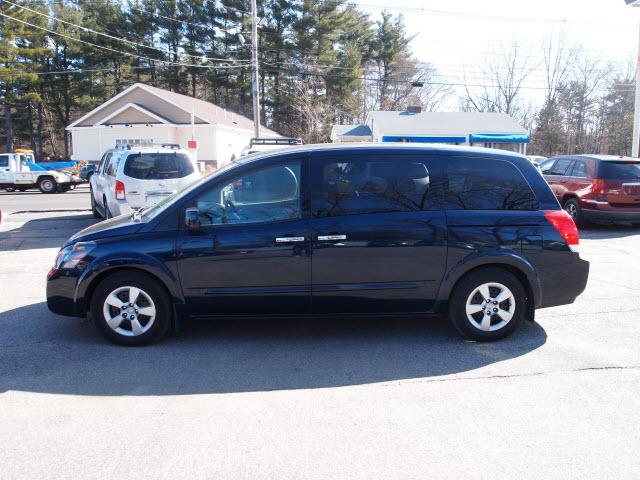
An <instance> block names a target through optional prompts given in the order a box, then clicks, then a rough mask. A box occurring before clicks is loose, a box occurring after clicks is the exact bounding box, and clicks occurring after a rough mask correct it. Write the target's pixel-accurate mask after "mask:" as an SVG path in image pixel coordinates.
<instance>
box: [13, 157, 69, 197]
mask: <svg viewBox="0 0 640 480" xmlns="http://www.w3.org/2000/svg"><path fill="white" fill-rule="evenodd" d="M29 161H30V158H29V156H28V155H26V154H24V153H0V188H4V189H5V190H9V191H12V190H20V191H24V190H28V189H30V188H38V189H40V191H41V192H42V193H56V192H67V191H69V190H70V189H71V188H73V187H74V186H75V185H77V184H79V183H81V181H80V178H79V177H78V176H76V175H71V174H69V173H65V172H61V171H58V170H31V169H30V168H29V165H28V163H29Z"/></svg>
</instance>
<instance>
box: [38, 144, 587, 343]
mask: <svg viewBox="0 0 640 480" xmlns="http://www.w3.org/2000/svg"><path fill="white" fill-rule="evenodd" d="M577 247H578V232H577V230H576V227H575V225H574V223H573V220H572V219H571V218H570V217H569V216H568V215H567V214H566V212H564V211H563V210H562V209H561V208H560V205H559V204H558V201H557V200H556V197H555V196H554V194H553V192H552V191H551V189H550V188H549V186H548V185H547V183H546V182H545V180H544V179H543V177H542V176H541V174H540V173H539V172H538V170H537V169H536V168H535V167H534V166H533V165H532V164H531V163H530V162H529V161H528V160H527V159H526V158H525V157H523V156H520V155H516V154H512V153H508V152H501V151H496V150H486V149H476V148H465V147H446V146H443V147H437V146H424V145H421V146H416V145H393V144H374V145H357V146H342V145H317V146H302V147H295V148H290V149H287V150H281V151H273V152H269V153H263V154H256V155H251V156H248V157H245V158H244V159H243V160H242V161H240V162H237V163H232V164H230V165H228V166H226V167H224V168H222V169H221V170H218V171H217V172H216V173H214V174H212V175H210V176H208V177H205V178H203V179H202V180H200V181H198V182H197V183H195V184H193V185H191V186H190V187H188V188H187V189H185V190H183V191H181V192H179V193H177V194H175V195H173V196H171V197H168V198H167V199H166V200H164V201H162V202H161V203H159V204H157V205H155V206H153V207H150V208H147V209H144V210H139V211H137V212H135V213H134V214H132V215H123V216H120V217H116V218H113V219H110V220H107V221H104V222H101V223H98V224H96V225H93V226H91V227H89V228H87V229H85V230H83V231H81V232H79V233H77V234H76V235H74V236H73V237H72V238H70V239H69V240H68V241H67V242H66V243H65V245H64V246H63V248H62V249H61V250H60V252H59V253H58V256H57V258H56V261H55V266H54V267H53V268H52V269H51V271H50V272H49V274H48V282H47V303H48V306H49V308H50V309H51V311H53V312H54V313H58V314H62V315H75V316H87V315H89V316H90V317H91V318H93V320H94V321H95V323H96V325H97V326H98V328H99V329H100V331H101V332H102V333H103V334H104V335H105V336H106V337H107V338H108V339H110V340H112V341H114V342H117V343H120V344H126V345H140V344H145V343H149V342H152V341H156V340H158V339H160V338H161V337H163V336H164V335H165V334H166V333H167V332H168V331H169V330H171V329H172V327H173V326H174V325H175V324H176V322H177V321H179V320H180V319H182V318H186V317H191V318H206V317H254V316H259V317H261V318H264V319H265V320H267V319H268V317H283V316H293V317H301V316H308V315H312V316H320V317H322V316H341V317H346V316H350V315H375V316H381V315H389V316H398V315H414V314H415V315H427V314H441V313H445V312H446V313H448V315H449V318H450V319H451V322H452V323H453V325H454V326H455V327H456V329H457V330H458V331H459V332H460V333H461V334H463V335H464V336H465V337H468V338H471V339H475V340H495V339H499V338H502V337H504V336H506V335H508V334H509V333H511V332H512V331H513V330H514V329H516V328H517V327H518V325H519V324H521V323H522V322H523V320H525V319H528V320H533V318H534V310H535V309H536V308H541V307H550V306H554V305H562V304H567V303H571V302H573V301H574V299H575V298H576V297H577V296H578V295H579V294H580V293H581V292H582V291H583V290H584V288H585V285H586V282H587V277H588V272H589V263H588V262H586V261H584V260H582V259H580V256H579V253H578V252H577ZM390 321H391V320H390Z"/></svg>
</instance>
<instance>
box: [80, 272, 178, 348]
mask: <svg viewBox="0 0 640 480" xmlns="http://www.w3.org/2000/svg"><path fill="white" fill-rule="evenodd" d="M91 317H92V319H93V321H94V322H95V324H96V326H97V327H98V330H100V332H101V333H102V334H103V335H104V336H105V337H107V338H108V339H109V340H111V341H112V342H114V343H117V344H120V345H130V346H136V345H145V344H148V343H152V342H155V341H157V340H160V339H161V338H162V337H163V336H164V335H165V334H166V333H167V331H168V329H169V326H170V325H171V319H172V308H171V302H170V301H169V297H168V294H167V292H166V290H165V289H164V287H163V286H162V285H160V283H159V282H158V281H157V280H155V279H154V278H152V277H150V276H148V275H146V274H144V273H141V272H135V271H130V270H129V271H122V272H118V273H115V274H113V275H110V276H108V277H107V278H105V279H104V280H102V281H101V282H100V283H99V284H98V286H97V287H96V289H95V291H94V293H93V296H92V298H91Z"/></svg>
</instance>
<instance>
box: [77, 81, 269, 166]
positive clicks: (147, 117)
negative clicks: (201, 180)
mask: <svg viewBox="0 0 640 480" xmlns="http://www.w3.org/2000/svg"><path fill="white" fill-rule="evenodd" d="M67 130H69V131H70V132H71V142H72V147H73V155H72V159H73V160H89V161H92V162H97V161H99V160H100V157H101V156H102V153H103V152H104V151H105V150H107V149H109V148H113V147H115V146H116V145H117V144H131V145H149V144H160V143H177V144H179V145H180V146H181V147H183V148H187V147H188V145H187V141H188V140H191V139H192V134H193V136H194V137H195V139H196V140H197V142H198V143H197V145H198V147H197V150H195V154H196V158H197V159H198V161H205V162H206V163H208V164H214V165H215V166H218V167H220V166H222V165H224V164H226V163H228V162H230V161H231V160H232V159H234V158H238V157H239V156H240V152H241V151H242V149H243V148H244V147H245V146H247V145H248V144H249V140H250V139H251V137H253V121H252V120H249V119H248V118H246V117H244V116H242V115H238V114H236V113H233V112H230V111H228V110H225V109H224V108H220V107H218V106H216V105H214V104H212V103H209V102H205V101H203V100H198V99H197V98H193V97H188V96H186V95H181V94H179V93H174V92H169V91H167V90H163V89H161V88H156V87H152V86H150V85H145V84H142V83H135V84H133V85H131V86H130V87H129V88H127V89H126V90H123V91H122V92H120V93H119V94H118V95H116V96H114V97H113V98H111V99H110V100H108V101H106V102H105V103H103V104H102V105H100V106H99V107H97V108H95V109H93V110H91V111H90V112H89V113H87V114H86V115H84V116H82V117H80V118H79V119H77V120H76V121H75V122H73V123H72V124H71V125H69V126H68V127H67ZM260 135H261V137H279V136H280V135H278V134H277V133H276V132H274V131H273V130H269V129H267V128H265V127H262V128H261V133H260Z"/></svg>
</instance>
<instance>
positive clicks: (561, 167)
mask: <svg viewBox="0 0 640 480" xmlns="http://www.w3.org/2000/svg"><path fill="white" fill-rule="evenodd" d="M572 161H573V159H572V158H559V159H558V160H556V163H555V164H554V165H553V167H551V168H550V169H549V170H548V171H546V172H544V173H546V174H547V175H566V173H567V169H568V168H569V165H571V162H572Z"/></svg>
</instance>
